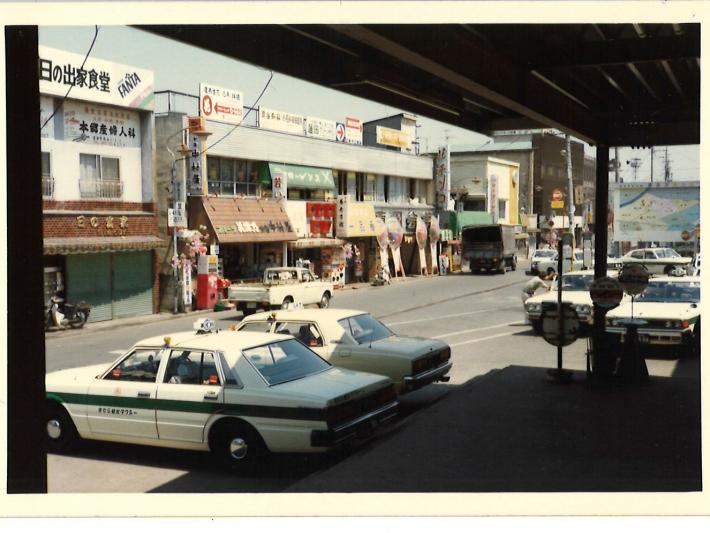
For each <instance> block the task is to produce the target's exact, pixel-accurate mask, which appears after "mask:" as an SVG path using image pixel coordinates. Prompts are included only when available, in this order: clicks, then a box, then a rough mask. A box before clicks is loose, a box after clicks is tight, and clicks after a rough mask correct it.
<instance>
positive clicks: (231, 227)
mask: <svg viewBox="0 0 710 533" xmlns="http://www.w3.org/2000/svg"><path fill="white" fill-rule="evenodd" d="M291 231H293V230H292V229H291V224H290V223H289V222H280V221H279V222H269V223H268V224H262V225H261V226H259V225H258V224H257V223H256V222H241V221H237V222H235V223H234V224H225V225H221V226H215V232H216V233H219V234H227V233H259V232H261V233H275V232H280V233H288V232H291Z"/></svg>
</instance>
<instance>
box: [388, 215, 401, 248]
mask: <svg viewBox="0 0 710 533" xmlns="http://www.w3.org/2000/svg"><path fill="white" fill-rule="evenodd" d="M385 226H386V227H387V239H388V242H389V245H390V248H392V249H393V250H397V249H399V247H400V245H401V244H402V240H403V239H404V230H403V229H402V223H401V222H400V221H399V220H398V219H397V218H396V217H388V218H387V220H385Z"/></svg>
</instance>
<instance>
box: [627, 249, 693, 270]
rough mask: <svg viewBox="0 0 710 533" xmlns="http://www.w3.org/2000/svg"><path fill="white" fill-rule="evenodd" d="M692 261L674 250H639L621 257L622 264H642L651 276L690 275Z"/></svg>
mask: <svg viewBox="0 0 710 533" xmlns="http://www.w3.org/2000/svg"><path fill="white" fill-rule="evenodd" d="M691 261H692V259H691V258H690V257H682V256H681V255H680V254H679V253H678V252H676V251H675V250H674V249H673V248H639V249H638V250H631V251H630V252H629V253H627V254H626V255H623V256H622V257H621V262H622V264H624V265H626V264H629V263H640V264H642V265H643V266H645V267H646V268H647V269H648V272H649V273H650V274H655V275H666V276H685V275H686V274H689V273H690V272H688V271H689V269H690V267H691V265H690V263H691Z"/></svg>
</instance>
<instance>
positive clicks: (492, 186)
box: [488, 174, 498, 224]
mask: <svg viewBox="0 0 710 533" xmlns="http://www.w3.org/2000/svg"><path fill="white" fill-rule="evenodd" d="M488 211H489V212H490V214H491V218H492V219H493V223H494V224H497V223H498V176H496V175H495V174H491V176H490V178H489V179H488Z"/></svg>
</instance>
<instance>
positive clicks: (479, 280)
mask: <svg viewBox="0 0 710 533" xmlns="http://www.w3.org/2000/svg"><path fill="white" fill-rule="evenodd" d="M527 279H528V278H527V277H526V276H525V274H524V269H522V268H521V269H519V270H517V271H516V272H508V273H507V274H505V275H504V276H501V275H475V276H474V275H470V274H463V275H453V276H447V277H433V278H427V279H421V278H420V279H412V280H407V281H402V282H397V283H394V284H393V285H391V286H387V287H367V288H362V289H358V290H343V291H338V292H337V293H336V297H335V298H333V300H332V305H333V306H334V307H340V308H354V309H363V310H367V311H369V312H371V313H373V314H374V315H375V316H377V317H379V318H380V319H381V320H382V321H383V322H385V323H386V324H387V325H388V326H390V327H391V329H392V330H393V331H395V333H398V334H401V335H417V336H427V337H437V338H440V339H443V340H445V341H446V342H448V343H449V344H450V345H451V347H452V360H453V363H454V366H453V369H452V372H451V374H450V375H451V381H450V382H449V383H447V384H435V385H431V386H428V387H425V388H424V389H422V390H420V391H416V392H414V393H411V394H409V395H406V396H404V397H403V398H402V402H401V403H402V406H401V407H402V408H401V414H400V415H399V419H398V421H397V423H396V424H394V425H393V426H392V427H391V428H389V429H388V430H387V431H390V432H397V431H398V428H401V427H402V426H406V424H407V423H408V422H409V420H408V418H409V417H410V416H411V415H412V414H413V413H415V412H417V413H418V417H422V416H425V415H426V412H425V410H426V409H429V408H430V407H432V406H434V405H435V404H436V403H437V402H438V401H439V400H441V399H442V398H444V397H446V395H447V394H449V393H451V392H452V391H453V390H455V389H456V388H457V387H459V386H462V385H463V384H464V383H470V381H471V380H472V379H474V378H476V377H478V376H483V375H486V374H488V373H490V372H491V371H493V370H496V369H503V368H506V367H509V366H511V365H520V366H525V367H539V368H553V367H555V365H556V364H557V351H556V350H557V349H556V348H555V347H553V346H550V345H549V344H547V343H546V342H545V341H544V340H543V339H542V338H540V337H538V336H536V335H534V334H533V332H532V330H531V328H530V327H529V326H526V325H524V324H523V323H522V322H523V313H522V306H521V302H520V291H521V287H522V284H523V283H524V282H525V281H526V280H527ZM206 316H211V317H212V318H213V319H215V320H216V322H217V325H218V327H228V326H229V325H232V324H235V323H238V321H239V320H240V315H239V314H237V313H235V312H233V311H229V312H221V313H214V314H212V315H206ZM194 320H195V317H194V316H191V317H180V318H175V319H171V320H169V321H162V322H147V323H145V324H139V325H133V326H128V327H122V328H118V329H103V330H96V331H93V330H90V329H87V330H86V331H82V332H80V333H75V332H72V333H71V334H67V335H64V334H58V335H51V334H50V335H48V336H47V342H46V344H47V370H48V371H51V370H56V369H59V368H70V367H74V366H81V365H87V364H94V363H99V362H106V363H109V362H110V361H112V360H113V359H115V358H116V357H117V356H118V355H120V354H121V353H123V352H124V351H125V350H127V349H128V348H129V347H130V346H131V344H133V343H135V342H136V341H138V340H140V339H142V338H145V337H149V336H153V335H165V334H168V333H170V332H172V331H180V330H185V329H191V325H192V322H193V321H194ZM585 351H586V341H584V340H578V341H577V342H576V343H574V344H573V345H571V346H569V347H566V348H565V349H564V354H563V365H564V367H565V368H567V369H570V370H580V371H583V370H584V369H585V368H586V358H585ZM648 367H649V371H650V373H651V374H652V375H654V376H671V375H674V376H678V375H681V376H682V374H683V373H684V372H687V373H689V374H692V373H694V372H696V371H697V369H695V367H694V366H692V365H691V366H689V367H687V369H686V368H685V367H683V365H679V364H678V361H677V360H675V359H653V360H649V361H648ZM367 446H369V447H372V446H377V439H375V440H374V441H371V442H369V443H367ZM357 455H358V447H357V446H356V447H355V448H353V449H345V450H341V451H338V452H336V453H332V454H326V455H296V456H290V455H281V456H274V457H272V459H271V460H270V463H269V465H267V466H266V468H265V469H264V471H262V472H260V473H259V475H257V476H252V477H238V476H234V475H231V474H227V473H224V472H221V471H219V470H218V469H216V468H215V467H214V466H213V465H212V464H211V463H210V462H209V458H208V457H207V454H202V453H196V452H184V451H177V450H165V449H158V448H149V447H138V446H128V445H116V444H108V443H98V442H90V443H86V445H84V446H83V447H82V449H80V450H79V451H78V452H75V453H74V454H73V455H61V456H60V455H49V457H48V486H49V492H75V493H80V492H92V493H93V492H109V493H110V492H123V493H136V492H137V493H140V492H282V491H289V487H290V486H292V485H295V484H298V483H299V482H300V481H302V480H303V479H305V478H308V477H310V478H311V479H313V478H315V479H317V476H319V473H321V472H325V471H327V470H328V469H329V468H331V467H333V466H334V465H340V464H343V463H346V462H347V461H349V460H352V459H353V457H354V456H357Z"/></svg>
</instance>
